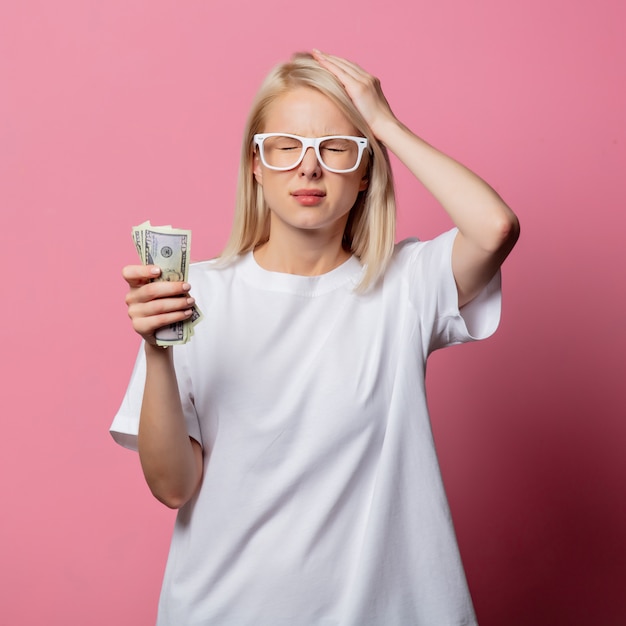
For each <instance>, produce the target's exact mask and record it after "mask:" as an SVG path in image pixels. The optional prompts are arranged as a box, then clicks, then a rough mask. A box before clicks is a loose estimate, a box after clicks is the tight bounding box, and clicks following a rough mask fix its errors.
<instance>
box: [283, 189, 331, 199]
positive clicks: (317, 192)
mask: <svg viewBox="0 0 626 626" xmlns="http://www.w3.org/2000/svg"><path fill="white" fill-rule="evenodd" d="M291 195H292V196H296V197H299V196H315V197H318V198H323V197H324V196H325V195H326V194H325V193H324V192H323V191H322V190H321V189H298V190H297V191H294V192H293V193H292V194H291Z"/></svg>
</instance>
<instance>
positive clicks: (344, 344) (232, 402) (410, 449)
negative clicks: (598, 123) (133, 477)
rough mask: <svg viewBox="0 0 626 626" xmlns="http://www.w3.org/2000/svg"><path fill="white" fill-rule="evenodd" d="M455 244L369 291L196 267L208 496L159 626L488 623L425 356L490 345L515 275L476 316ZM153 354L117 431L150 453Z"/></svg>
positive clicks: (324, 280) (354, 264) (190, 417)
mask: <svg viewBox="0 0 626 626" xmlns="http://www.w3.org/2000/svg"><path fill="white" fill-rule="evenodd" d="M455 233H456V231H455V230H452V231H450V232H447V233H444V234H443V235H441V236H440V237H437V238H436V239H434V240H432V241H428V242H417V241H405V242H403V243H401V244H398V245H397V246H396V250H395V254H394V257H393V260H392V262H391V264H390V266H389V268H388V270H387V272H386V274H385V277H384V280H382V281H381V283H380V284H379V285H378V286H377V287H376V288H375V289H374V290H372V291H371V292H369V293H366V294H365V295H359V294H357V293H355V292H354V286H355V285H356V284H357V283H358V281H359V278H360V276H361V273H362V268H361V265H360V263H359V261H358V260H357V259H356V258H354V257H353V258H351V259H349V260H348V261H346V262H345V263H344V264H343V265H341V266H340V267H338V268H336V269H334V270H333V271H331V272H329V273H327V274H324V275H322V276H314V277H307V276H295V275H291V274H281V273H274V272H268V271H266V270H264V269H262V268H261V267H260V266H259V265H257V263H256V261H255V259H254V257H253V255H252V254H251V253H249V254H246V255H243V256H242V257H241V258H240V259H239V260H237V261H236V262H235V263H234V264H232V265H230V266H228V267H226V268H221V269H218V268H216V267H215V264H214V263H212V262H204V263H198V264H195V265H193V266H192V267H191V269H190V272H191V273H190V279H189V282H190V283H191V285H192V292H193V295H194V297H195V298H196V300H197V302H198V305H199V306H200V308H201V309H202V311H203V313H204V316H205V319H204V320H203V321H202V322H201V323H200V324H199V325H198V326H196V329H195V331H196V332H195V336H194V337H193V339H192V340H191V342H190V343H188V344H186V345H184V346H177V347H175V348H174V358H175V366H176V372H177V377H178V382H179V387H180V394H181V398H182V404H183V409H184V413H185V417H186V420H187V425H188V430H189V434H190V436H191V437H193V438H195V439H197V440H198V441H199V442H200V443H201V444H202V446H203V450H204V477H203V480H202V486H201V488H200V490H199V492H198V493H197V495H196V496H195V497H194V498H193V500H192V501H191V502H189V503H188V504H187V505H186V506H185V507H184V508H182V509H181V510H180V511H179V514H178V517H177V521H176V525H175V528H174V534H173V539H172V545H171V550H170V555H169V558H168V562H167V567H166V573H165V578H164V582H163V589H162V592H161V600H160V604H159V618H158V624H159V625H163V626H164V625H169V626H183V625H184V626H200V625H202V626H206V625H219V626H415V625H423V626H445V625H452V624H454V625H455V626H460V625H469V624H475V623H476V621H475V617H474V611H473V608H472V603H471V599H470V595H469V592H468V589H467V584H466V581H465V576H464V573H463V568H462V565H461V560H460V557H459V552H458V548H457V543H456V539H455V535H454V529H453V526H452V521H451V519H450V512H449V508H448V504H447V500H446V496H445V492H444V488H443V484H442V480H441V474H440V471H439V465H438V462H437V457H436V453H435V447H434V443H433V438H432V434H431V428H430V421H429V417H428V411H427V405H426V397H425V388H424V377H425V363H426V358H427V356H428V354H429V353H430V352H432V351H433V350H435V349H437V348H441V347H444V346H448V345H452V344H456V343H461V342H464V341H470V340H472V339H479V338H483V337H487V336H488V335H490V334H491V333H493V332H494V330H495V329H496V327H497V325H498V322H499V318H500V275H499V274H498V275H497V276H496V277H495V278H494V279H493V280H492V281H491V283H490V284H489V285H488V286H487V287H486V288H485V289H484V291H483V292H482V293H481V294H480V295H479V296H478V297H477V298H476V299H475V300H474V301H472V302H471V303H470V304H468V305H467V306H466V307H464V309H463V312H462V313H460V312H459V309H458V304H457V291H456V286H455V282H454V277H453V275H452V268H451V251H452V243H453V241H454V237H455ZM144 380H145V360H144V356H143V350H140V354H139V358H138V361H137V364H136V366H135V370H134V371H133V375H132V379H131V382H130V385H129V389H128V391H127V394H126V396H125V398H124V401H123V403H122V405H121V407H120V410H119V412H118V414H117V415H116V417H115V420H114V422H113V425H112V427H111V431H112V434H113V437H114V438H115V439H116V441H118V442H119V443H120V444H122V445H125V446H127V447H131V448H135V447H136V434H137V429H138V421H139V412H140V406H141V398H142V392H143V385H144Z"/></svg>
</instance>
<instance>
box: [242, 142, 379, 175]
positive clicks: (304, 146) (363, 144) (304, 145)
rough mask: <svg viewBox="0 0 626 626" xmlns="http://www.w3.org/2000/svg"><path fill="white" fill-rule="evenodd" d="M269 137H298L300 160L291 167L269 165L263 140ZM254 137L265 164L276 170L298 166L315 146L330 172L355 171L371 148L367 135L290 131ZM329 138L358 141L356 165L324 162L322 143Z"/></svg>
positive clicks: (316, 153)
mask: <svg viewBox="0 0 626 626" xmlns="http://www.w3.org/2000/svg"><path fill="white" fill-rule="evenodd" d="M269 137H289V138H291V139H298V140H299V141H301V142H302V154H301V155H300V156H299V157H298V160H297V161H296V162H295V163H294V164H293V165H290V166H289V167H277V166H275V165H269V164H268V163H267V162H266V161H265V153H264V152H263V142H264V141H265V140H266V139H268V138H269ZM252 139H253V144H254V146H255V147H258V148H259V155H260V157H261V162H262V163H263V165H265V167H267V168H268V169H270V170H274V171H276V172H286V171H288V170H293V169H295V168H296V167H298V166H299V165H300V163H302V161H303V159H304V155H305V154H306V151H307V150H308V149H309V148H313V149H314V150H315V156H316V157H317V160H318V162H319V164H320V165H321V166H322V167H323V168H324V169H325V170H328V171H329V172H333V173H334V174H349V173H350V172H354V171H355V170H357V169H358V167H359V165H361V159H362V158H363V151H364V150H365V148H369V141H368V140H367V137H354V136H352V135H326V136H325V137H301V136H300V135H291V134H289V133H257V134H256V135H254V137H253V138H252ZM328 139H351V140H353V141H355V142H356V144H357V146H358V149H359V154H358V156H357V159H356V164H355V165H354V167H351V168H350V169H347V170H338V169H336V168H334V167H328V166H327V165H326V164H325V163H324V160H323V159H322V156H321V154H320V144H321V143H322V142H323V141H327V140H328ZM369 152H370V154H371V152H372V150H371V148H369Z"/></svg>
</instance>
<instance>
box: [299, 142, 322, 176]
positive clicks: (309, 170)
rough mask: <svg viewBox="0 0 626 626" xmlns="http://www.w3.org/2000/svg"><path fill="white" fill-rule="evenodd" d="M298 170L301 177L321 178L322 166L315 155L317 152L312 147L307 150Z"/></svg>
mask: <svg viewBox="0 0 626 626" xmlns="http://www.w3.org/2000/svg"><path fill="white" fill-rule="evenodd" d="M298 169H299V173H300V176H307V177H309V178H319V176H320V175H321V173H322V166H321V165H320V162H319V161H318V160H317V155H316V154H315V150H314V149H313V148H312V147H311V148H307V149H306V152H305V153H304V157H303V159H302V161H301V163H300V166H299V168H298Z"/></svg>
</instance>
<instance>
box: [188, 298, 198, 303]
mask: <svg viewBox="0 0 626 626" xmlns="http://www.w3.org/2000/svg"><path fill="white" fill-rule="evenodd" d="M195 301H196V299H195V298H187V304H193V303H194V302H195Z"/></svg>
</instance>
